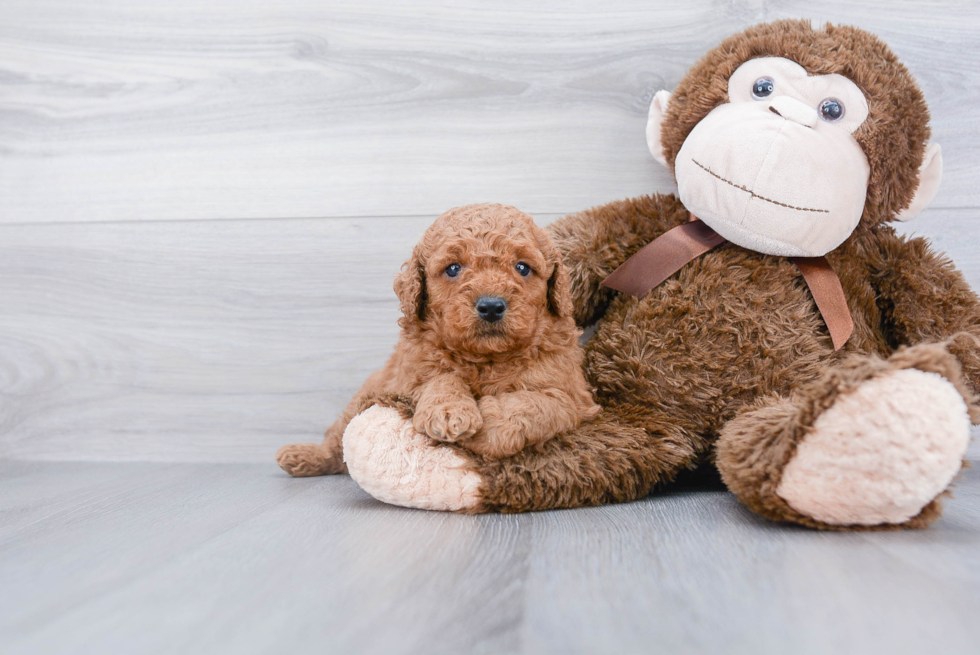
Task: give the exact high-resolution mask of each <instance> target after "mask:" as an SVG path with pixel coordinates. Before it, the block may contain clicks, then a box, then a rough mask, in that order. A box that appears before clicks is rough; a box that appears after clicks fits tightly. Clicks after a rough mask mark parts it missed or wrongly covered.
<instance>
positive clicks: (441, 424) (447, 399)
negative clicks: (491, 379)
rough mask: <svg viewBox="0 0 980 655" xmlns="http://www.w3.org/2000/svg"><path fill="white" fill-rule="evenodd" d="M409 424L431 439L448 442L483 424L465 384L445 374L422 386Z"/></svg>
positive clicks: (455, 377)
mask: <svg viewBox="0 0 980 655" xmlns="http://www.w3.org/2000/svg"><path fill="white" fill-rule="evenodd" d="M412 423H413V424H414V425H415V429H416V430H418V431H419V432H422V433H424V434H426V435H428V436H430V437H432V438H433V439H438V440H439V441H450V442H452V441H458V440H459V439H466V438H469V437H472V436H473V435H474V434H476V433H477V431H479V429H480V428H481V427H483V417H482V416H481V414H480V409H479V407H477V405H476V400H475V399H474V398H473V393H472V392H471V391H470V389H469V387H468V386H466V384H464V383H463V381H462V380H460V379H459V378H458V377H457V376H455V375H453V374H451V373H445V374H443V375H437V376H436V377H434V378H432V379H431V380H429V382H428V383H426V384H425V385H424V386H423V387H422V390H421V392H420V394H419V397H418V402H417V403H416V406H415V416H414V418H413V419H412Z"/></svg>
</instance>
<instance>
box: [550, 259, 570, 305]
mask: <svg viewBox="0 0 980 655" xmlns="http://www.w3.org/2000/svg"><path fill="white" fill-rule="evenodd" d="M554 253H555V258H554V260H553V263H554V268H553V269H552V271H551V277H549V278H548V310H549V311H550V312H551V313H552V314H554V315H555V316H557V317H559V318H567V317H569V316H571V315H572V312H573V311H574V308H573V307H572V285H571V282H570V281H569V278H568V269H567V268H565V264H564V263H563V262H562V260H561V254H559V253H558V249H557V248H556V249H555V250H554Z"/></svg>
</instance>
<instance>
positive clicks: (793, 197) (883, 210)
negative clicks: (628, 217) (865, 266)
mask: <svg viewBox="0 0 980 655" xmlns="http://www.w3.org/2000/svg"><path fill="white" fill-rule="evenodd" d="M928 123H929V112H928V110H927V108H926V103H925V100H924V99H923V97H922V93H921V91H920V90H919V88H918V85H917V84H916V82H915V80H914V79H913V78H912V76H911V74H910V73H909V72H908V70H907V69H906V68H905V66H903V65H902V64H901V63H900V62H899V61H898V59H897V58H896V57H895V55H894V54H893V53H892V52H891V50H889V49H888V47H887V46H886V45H885V44H884V43H882V42H881V41H880V40H878V39H877V38H876V37H875V36H873V35H872V34H869V33H868V32H865V31H863V30H860V29H857V28H854V27H845V26H837V27H835V26H830V25H828V26H826V27H825V28H823V29H822V30H816V29H814V28H813V27H812V26H811V25H810V23H809V21H796V20H785V21H778V22H774V23H768V24H763V25H758V26H756V27H753V28H750V29H748V30H746V31H745V32H742V33H740V34H736V35H735V36H732V37H730V38H728V39H726V40H725V41H723V42H722V43H721V44H720V45H719V46H718V47H716V48H715V49H713V50H711V51H710V52H708V54H706V55H705V56H704V57H703V58H702V59H701V61H699V62H698V63H697V64H696V65H695V66H694V67H693V68H692V69H691V70H690V71H689V72H688V74H687V75H686V76H685V77H684V79H682V80H681V82H680V84H679V85H678V86H677V89H676V90H675V92H674V93H673V95H671V94H670V93H668V92H666V91H661V92H659V93H657V94H656V96H655V97H654V99H653V103H652V105H651V107H650V118H649V122H648V124H647V143H648V145H649V147H650V151H651V153H652V154H653V156H654V158H656V159H657V160H658V161H659V162H661V163H662V164H664V165H666V166H669V167H671V168H672V169H673V171H674V176H675V178H676V180H677V188H678V195H679V196H680V199H681V201H682V202H683V203H684V205H685V206H686V207H687V208H688V209H689V210H690V211H691V212H692V213H694V214H695V215H696V216H697V217H698V218H700V219H701V220H702V221H704V222H705V223H707V224H708V225H709V226H710V227H711V228H712V229H714V230H715V231H716V232H718V233H719V234H721V235H722V236H723V237H725V238H726V239H728V240H729V241H731V242H733V243H735V244H738V245H740V246H743V247H745V248H749V249H751V250H756V251H759V252H763V253H767V254H770V255H781V256H801V257H816V256H821V255H825V254H826V253H828V252H830V251H831V250H833V249H834V248H836V247H837V246H839V245H840V244H841V243H843V242H844V240H845V239H847V237H849V236H850V235H851V233H852V232H854V231H855V229H857V228H858V227H859V226H868V227H869V226H873V225H877V224H879V223H883V222H886V221H891V220H896V219H898V220H905V219H907V218H911V217H912V216H914V215H915V214H917V213H918V212H919V211H921V210H922V209H924V208H925V207H926V206H928V204H929V203H930V202H931V201H932V199H933V197H935V194H936V192H937V190H938V188H939V181H940V179H941V178H942V156H941V153H940V150H939V146H938V145H936V144H929V142H928V141H929V125H928Z"/></svg>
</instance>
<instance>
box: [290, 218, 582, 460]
mask: <svg viewBox="0 0 980 655" xmlns="http://www.w3.org/2000/svg"><path fill="white" fill-rule="evenodd" d="M519 262H523V263H525V264H527V265H529V266H530V267H531V272H530V274H528V275H527V276H524V275H522V274H521V273H520V272H519V271H518V270H517V269H516V265H517V264H518V263H519ZM450 264H458V265H460V266H461V269H460V272H459V273H458V275H455V276H452V277H451V276H450V275H448V274H447V272H446V271H447V268H448V267H449V266H450ZM395 292H396V293H397V294H398V298H399V300H400V302H401V310H402V314H403V316H402V318H401V319H399V325H400V326H401V339H400V341H399V342H398V345H397V346H396V348H395V353H394V355H392V357H391V359H390V360H389V361H388V363H387V364H386V365H385V367H384V368H383V369H382V370H380V371H378V372H377V373H375V374H374V375H372V376H371V377H370V378H369V379H368V381H367V382H366V383H365V384H364V386H363V387H362V388H361V390H360V391H359V392H358V393H357V395H355V397H354V399H353V400H352V401H351V402H350V404H349V405H348V407H347V408H346V409H345V410H344V412H343V414H342V415H341V417H340V418H339V419H337V421H336V422H335V423H334V424H333V425H332V426H331V427H330V429H329V430H328V431H327V434H326V438H325V440H324V442H323V443H322V444H318V445H316V444H294V445H291V446H285V447H283V448H282V449H281V450H280V451H279V453H278V454H277V455H276V459H277V460H278V462H279V465H280V466H282V468H283V469H284V470H286V471H287V472H288V473H289V474H290V475H294V476H311V475H323V474H328V473H339V472H343V471H345V467H344V464H343V459H342V457H343V450H342V447H341V438H342V436H343V434H344V430H345V429H346V427H347V424H348V423H349V422H350V420H351V419H352V418H353V417H354V416H356V415H357V414H358V413H359V412H360V411H362V410H363V409H365V408H366V407H368V406H370V405H371V404H372V403H374V402H381V403H382V404H395V405H396V406H398V407H400V408H402V409H404V408H406V407H409V406H412V407H413V408H414V416H413V422H414V424H415V428H416V429H417V430H419V431H420V432H422V433H424V434H426V435H428V436H429V437H431V438H433V439H437V440H440V441H445V442H452V443H457V444H459V445H461V446H463V447H465V448H467V449H468V450H470V451H472V452H474V453H476V454H478V455H481V456H483V457H484V458H487V459H493V458H500V457H504V456H507V455H512V454H514V453H516V452H518V451H520V450H522V449H523V448H525V447H527V446H530V445H535V444H541V443H543V442H545V441H547V440H549V439H551V438H552V437H554V436H555V435H556V434H560V433H563V432H567V431H568V430H571V429H573V428H575V427H577V426H578V425H579V424H580V423H581V422H582V421H583V420H588V419H591V418H593V417H594V416H595V415H596V414H597V413H598V411H599V407H598V406H597V405H596V404H595V403H594V402H593V400H592V394H591V391H590V389H589V387H588V386H587V385H586V383H585V378H584V376H583V374H582V351H581V349H580V348H579V347H578V342H577V340H578V337H579V335H580V334H581V332H580V330H578V328H576V327H575V322H574V320H573V319H572V315H571V314H572V303H571V293H570V290H569V283H568V273H567V271H566V269H565V267H564V266H563V264H562V261H561V256H560V255H559V253H558V250H557V249H556V248H555V246H554V244H553V243H552V241H551V239H550V237H549V236H548V234H547V233H546V232H545V231H544V230H542V229H540V228H539V227H537V226H536V225H534V222H533V221H532V220H531V217H530V216H528V215H527V214H524V213H522V212H520V211H518V210H517V209H514V208H513V207H504V206H501V205H489V204H488V205H471V206H467V207H459V208H456V209H452V210H450V211H448V212H446V213H445V214H443V215H442V216H440V217H439V218H438V219H437V220H436V221H435V223H433V224H432V226H431V227H430V228H429V229H428V230H426V232H425V235H424V236H423V237H422V240H421V241H420V242H419V244H418V245H417V246H416V247H415V249H414V251H413V253H412V257H411V258H410V259H409V260H408V262H406V264H405V266H404V267H403V271H402V273H401V274H400V275H399V276H398V278H397V279H396V280H395ZM486 296H493V297H498V298H502V299H504V300H505V301H506V303H507V309H506V312H505V314H504V316H503V318H502V320H500V321H498V322H489V321H486V320H483V319H481V318H480V316H479V315H478V313H477V311H476V309H475V306H476V303H477V300H478V299H479V298H481V297H486ZM392 397H400V398H398V399H396V400H395V401H392V400H391V398H392Z"/></svg>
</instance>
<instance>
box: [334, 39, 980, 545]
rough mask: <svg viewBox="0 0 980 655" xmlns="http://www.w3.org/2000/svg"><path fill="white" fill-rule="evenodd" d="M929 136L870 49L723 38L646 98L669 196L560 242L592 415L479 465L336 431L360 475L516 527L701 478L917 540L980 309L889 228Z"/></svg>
mask: <svg viewBox="0 0 980 655" xmlns="http://www.w3.org/2000/svg"><path fill="white" fill-rule="evenodd" d="M928 121H929V116H928V112H927V109H926V104H925V101H924V99H923V97H922V94H921V92H920V90H919V88H918V86H917V85H916V83H915V81H914V80H913V79H912V77H911V75H910V74H909V72H908V70H907V69H906V68H905V67H904V66H903V65H902V64H900V63H899V62H898V60H897V59H896V57H895V55H894V54H892V52H891V51H890V50H889V49H888V48H887V47H886V46H885V45H884V44H883V43H882V42H881V41H879V40H878V39H877V38H876V37H874V36H872V35H871V34H869V33H867V32H864V31H862V30H860V29H856V28H853V27H840V26H838V27H834V26H827V27H824V28H822V29H814V28H812V27H811V26H810V24H809V23H808V22H803V21H781V22H776V23H771V24H765V25H759V26H756V27H753V28H751V29H749V30H746V31H745V32H742V33H740V34H737V35H735V36H732V37H730V38H729V39H727V40H725V41H724V42H723V43H721V44H720V45H719V46H718V47H717V48H715V49H713V50H711V51H710V52H708V53H707V54H706V55H705V56H704V58H703V59H701V61H699V62H698V63H697V64H695V66H694V67H693V68H692V69H691V70H690V71H689V72H688V74H687V75H686V76H685V77H684V78H683V79H682V80H681V82H680V84H679V85H678V87H677V89H676V90H675V92H674V94H673V95H670V94H668V93H666V92H660V93H658V94H657V95H656V96H655V97H654V99H653V106H652V107H651V110H650V120H649V125H648V127H647V140H648V143H649V145H650V148H651V152H652V153H653V156H654V158H656V159H657V160H658V161H660V162H661V163H662V164H664V165H666V166H668V167H670V168H671V169H672V170H673V172H674V175H675V178H676V180H677V187H678V196H672V195H670V196H667V195H656V196H647V197H641V198H635V199H631V200H625V201H619V202H613V203H610V204H608V205H605V206H602V207H597V208H594V209H591V210H588V211H585V212H582V213H579V214H575V215H572V216H568V217H566V218H564V219H562V220H559V221H557V222H556V223H554V224H552V225H551V226H550V230H551V233H552V235H553V237H554V240H555V243H556V245H557V246H558V248H559V249H560V250H561V251H562V253H563V256H564V260H565V265H566V266H567V267H568V269H569V273H570V277H571V284H572V291H573V298H574V302H575V318H576V321H577V322H578V323H579V324H580V325H583V326H584V325H589V324H593V323H594V324H596V330H595V333H594V336H593V337H592V339H591V340H590V341H589V343H588V344H587V346H586V348H585V355H586V358H585V364H584V366H585V373H586V377H587V379H588V381H589V382H590V383H591V384H592V385H593V386H594V387H595V389H596V398H597V400H598V401H599V402H600V403H601V404H602V405H603V412H602V414H601V415H600V417H599V418H598V419H596V420H595V421H593V422H591V423H587V424H583V425H582V426H581V427H579V428H577V429H575V430H573V431H571V432H568V433H566V434H564V435H561V436H559V437H556V438H554V439H552V440H551V441H548V442H547V443H545V444H543V445H542V446H541V447H540V448H539V449H537V450H525V451H523V452H521V453H518V454H517V455H515V456H513V457H510V458H507V459H503V460H499V461H484V460H482V459H480V458H478V457H476V456H472V455H469V454H467V453H465V452H464V451H461V450H460V451H439V452H438V453H434V452H432V450H431V448H432V447H431V446H430V445H429V444H427V443H425V442H423V441H422V440H418V439H414V438H413V436H412V431H411V429H410V426H409V425H407V424H405V423H404V421H403V419H400V418H399V417H398V416H397V414H394V413H392V412H391V410H386V409H385V408H380V407H374V408H371V409H369V410H367V411H366V412H364V413H363V414H361V415H360V416H358V417H357V418H355V419H354V421H352V422H351V424H350V427H349V428H348V431H347V433H346V434H345V437H344V441H345V444H344V445H345V450H346V451H347V453H348V458H347V464H348V466H349V469H350V472H351V474H352V475H354V476H355V478H358V477H359V476H361V475H364V472H365V471H369V470H371V467H372V466H376V462H373V461H372V460H371V456H370V452H372V451H371V448H368V447H366V444H367V442H372V444H373V445H377V444H378V443H380V442H385V440H387V441H386V442H385V444H384V445H383V446H382V448H389V449H391V448H393V449H398V448H401V449H402V450H403V454H404V457H401V458H398V459H397V461H394V460H389V461H391V462H392V464H391V465H392V466H393V467H396V468H398V471H396V472H395V474H396V475H395V476H394V477H396V478H397V479H399V480H401V481H402V482H403V483H404V484H403V485H402V486H400V487H399V486H395V485H392V486H389V487H387V488H384V489H374V490H372V493H374V494H375V495H376V496H378V497H379V498H383V499H384V500H387V501H388V502H393V503H399V504H407V505H414V506H424V507H429V508H433V509H452V510H462V511H471V512H478V511H504V512H515V511H524V510H540V509H549V508H557V507H576V506H582V505H597V504H601V503H609V502H621V501H628V500H633V499H636V498H640V497H643V496H644V495H646V494H648V493H649V492H650V491H651V490H652V489H653V488H654V487H655V486H656V485H660V484H663V483H667V482H670V481H671V480H672V479H673V478H674V476H675V475H676V474H677V473H678V472H679V471H681V470H683V469H686V468H693V467H695V466H698V465H700V464H702V463H705V464H708V465H714V466H717V468H718V469H719V471H720V473H721V476H722V478H723V480H724V481H725V483H726V484H727V486H728V488H729V489H730V490H731V491H733V492H734V493H735V494H736V495H737V496H738V498H739V499H740V500H741V501H742V502H743V503H745V504H746V505H747V506H748V507H749V508H751V509H752V510H754V511H755V512H758V513H759V514H761V515H763V516H766V517H768V518H770V519H773V520H777V521H789V522H794V523H798V524H802V525H806V526H810V527H814V528H823V529H870V528H878V529H888V528H896V527H922V526H925V525H927V524H928V523H929V522H930V521H932V520H934V519H935V518H936V517H937V516H939V513H940V506H939V498H940V496H941V495H942V494H943V493H944V491H945V490H946V489H947V487H948V486H949V484H950V482H951V480H952V479H953V477H954V476H955V475H956V473H957V472H958V471H959V469H960V466H961V461H962V458H963V456H964V453H965V451H966V447H967V442H968V440H969V430H970V423H971V419H972V421H974V422H976V421H978V420H980V407H978V404H977V397H976V395H975V394H976V393H977V391H978V390H980V347H978V344H980V300H978V298H977V296H976V295H975V294H974V293H973V291H971V289H970V288H969V286H968V285H967V283H966V282H965V281H964V279H963V276H962V275H961V274H960V273H959V272H958V271H957V270H956V269H955V268H954V267H953V265H952V264H951V263H950V262H949V260H948V259H947V258H945V257H944V256H942V255H941V254H937V253H936V252H934V251H933V250H932V249H931V247H930V245H929V244H928V243H927V242H926V241H925V240H923V239H920V238H905V237H901V236H898V235H897V234H896V233H895V231H894V230H893V228H892V227H891V225H890V223H892V222H893V221H895V220H905V219H907V218H911V217H912V216H914V215H915V214H917V213H918V212H919V211H920V210H922V209H923V208H924V207H926V206H927V205H928V204H929V202H930V201H931V200H932V198H933V197H934V195H935V193H936V191H937V188H938V185H939V181H940V178H941V176H942V159H941V155H940V151H939V148H938V146H935V145H931V144H930V143H929V127H928ZM692 217H695V218H697V219H700V220H699V221H692ZM634 255H635V257H634ZM814 271H817V273H816V274H815V273H814ZM614 272H616V275H612V274H613V273H614ZM611 275H612V277H610V276H611ZM607 278H608V280H607ZM624 278H625V279H624ZM604 282H605V284H604ZM617 289H619V290H618V291H617ZM623 289H625V290H626V292H624V291H623ZM835 326H836V328H835ZM379 427H380V428H383V429H376V428H379ZM437 457H438V461H437ZM399 467H400V468H399ZM420 499H421V500H420Z"/></svg>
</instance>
